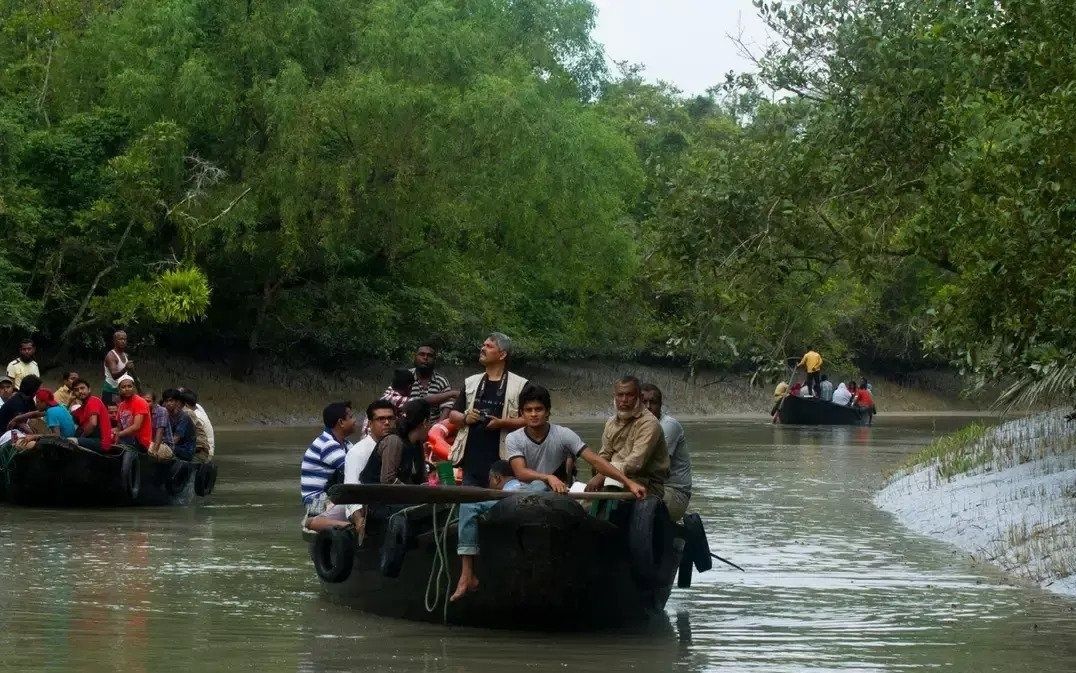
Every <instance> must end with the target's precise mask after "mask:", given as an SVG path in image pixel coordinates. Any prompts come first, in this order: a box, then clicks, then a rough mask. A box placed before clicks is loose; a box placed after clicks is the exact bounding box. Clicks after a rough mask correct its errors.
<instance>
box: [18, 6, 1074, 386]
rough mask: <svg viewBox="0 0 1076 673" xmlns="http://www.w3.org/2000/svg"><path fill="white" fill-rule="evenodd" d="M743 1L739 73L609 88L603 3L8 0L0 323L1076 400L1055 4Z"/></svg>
mask: <svg viewBox="0 0 1076 673" xmlns="http://www.w3.org/2000/svg"><path fill="white" fill-rule="evenodd" d="M759 11H760V13H761V14H762V16H763V17H764V19H765V20H766V22H767V23H768V24H769V25H770V27H771V29H772V31H773V34H774V36H775V38H776V39H775V41H774V43H773V44H772V45H770V46H769V47H768V48H767V49H766V51H765V53H763V54H760V55H759V61H758V65H759V68H758V72H757V73H754V74H750V75H737V74H730V75H729V77H728V79H727V81H725V82H724V83H722V84H721V85H720V86H718V87H715V88H714V89H713V90H712V91H711V92H710V94H708V95H705V96H698V97H684V96H682V95H680V94H679V92H677V91H675V90H674V89H671V88H670V87H668V86H666V85H661V84H650V83H647V82H646V81H645V79H644V78H643V77H642V73H641V72H639V71H638V69H636V68H633V67H631V66H626V65H625V66H621V71H620V72H619V73H615V74H611V73H609V72H608V71H607V70H606V68H605V66H604V59H603V58H602V53H601V49H600V46H599V45H597V44H595V43H594V42H593V41H592V39H591V37H590V30H591V28H592V27H593V21H594V8H593V7H592V6H591V5H590V3H589V2H588V1H587V0H367V1H364V2H349V1H346V0H317V1H315V0H265V1H262V2H254V1H253V0H248V1H247V2H245V3H217V2H208V1H206V0H165V1H160V0H157V1H154V2H150V1H147V0H131V1H127V2H123V3H111V2H104V1H103V0H98V1H96V2H93V1H91V2H86V1H83V0H77V1H76V0H60V1H59V2H54V3H49V4H48V5H44V6H43V5H40V3H30V2H25V0H0V64H3V65H2V68H3V69H2V70H0V310H2V311H3V315H5V316H7V319H6V321H5V322H6V324H7V325H8V326H9V328H10V331H11V333H12V334H14V333H15V332H16V331H25V330H35V331H36V332H38V333H39V334H41V335H42V336H43V337H44V338H45V339H46V340H49V341H52V342H54V343H57V344H71V343H78V342H79V341H80V340H81V341H92V340H94V339H99V338H100V333H101V331H102V328H103V327H104V326H105V325H106V324H108V323H114V322H121V323H132V322H133V323H137V324H139V325H140V326H141V327H142V329H143V331H151V330H156V333H158V334H160V335H162V338H165V339H171V340H172V341H173V342H174V343H179V342H178V341H176V337H175V333H176V330H175V329H174V328H172V327H171V326H170V325H172V324H175V323H183V322H186V321H191V320H195V321H197V322H196V323H194V324H195V325H196V326H197V327H196V329H195V330H191V331H188V333H193V334H197V335H198V338H201V339H208V340H209V341H210V342H212V343H217V344H225V345H228V346H229V347H231V348H237V349H242V350H246V351H255V352H257V351H261V352H273V353H282V352H285V351H286V350H288V349H292V348H294V347H296V346H301V347H303V348H304V349H305V350H306V351H307V352H310V353H314V354H316V355H318V356H322V357H325V358H337V357H344V356H368V355H385V354H389V353H392V352H394V351H398V350H399V349H401V348H406V347H409V346H410V345H412V344H413V342H414V341H415V340H416V339H419V338H423V337H425V336H427V335H431V334H432V335H440V336H441V337H442V338H444V339H445V340H446V341H447V342H448V343H449V345H450V346H453V347H456V348H459V349H463V348H469V347H470V345H471V344H473V343H474V341H475V339H476V338H477V337H480V336H481V335H482V334H483V333H484V332H485V331H487V330H488V329H490V328H498V329H502V330H505V331H507V332H509V333H511V334H513V335H516V336H518V337H519V339H520V341H521V343H522V345H523V347H524V348H525V350H526V351H528V352H530V353H532V354H545V355H559V356H568V355H580V354H613V353H622V354H623V353H638V352H648V353H650V354H653V355H658V356H671V357H674V358H679V359H682V360H683V361H685V362H687V363H689V364H690V365H691V366H694V365H695V364H696V363H699V362H708V363H713V364H718V365H727V366H735V367H747V368H750V369H752V370H754V371H758V372H763V373H765V372H769V371H773V370H774V369H776V368H778V367H780V365H781V363H782V361H783V359H784V358H785V357H787V356H790V355H798V354H799V353H800V352H801V351H802V350H803V349H804V348H805V347H807V346H808V345H815V346H816V347H818V348H820V349H822V350H823V353H824V354H825V355H826V356H827V358H828V359H829V360H830V361H832V362H835V363H845V364H851V363H858V364H861V365H868V366H872V367H889V368H893V369H901V368H910V367H915V366H920V365H922V363H924V362H925V361H932V362H946V361H948V362H953V363H956V364H958V365H959V366H961V367H962V368H963V369H964V370H965V371H967V372H968V373H971V374H974V375H975V376H976V378H975V379H974V380H976V381H979V382H986V381H989V380H992V379H997V378H1002V379H1009V380H1016V381H1019V382H1021V383H1022V386H1021V387H1018V388H1017V389H1014V391H1013V395H1014V396H1016V395H1018V394H1019V393H1021V392H1028V391H1030V392H1031V393H1035V392H1042V391H1044V390H1053V391H1058V390H1067V388H1068V387H1070V386H1071V383H1072V381H1073V380H1076V370H1074V369H1073V368H1071V367H1068V366H1067V365H1066V363H1067V362H1069V361H1071V359H1072V355H1073V351H1074V350H1076V342H1074V338H1073V334H1074V327H1076V324H1074V321H1076V317H1074V316H1076V311H1074V309H1076V245H1074V244H1073V240H1076V237H1074V235H1073V234H1074V231H1073V229H1074V227H1073V216H1074V211H1073V208H1074V204H1073V197H1072V194H1073V190H1074V188H1076V174H1074V169H1073V163H1072V161H1071V160H1070V157H1071V156H1072V154H1073V150H1074V149H1076V147H1074V145H1076V126H1074V125H1076V77H1074V74H1073V72H1072V68H1071V63H1072V61H1073V59H1072V58H1071V57H1072V47H1071V45H1072V44H1074V43H1076V42H1074V40H1073V38H1074V37H1076V17H1074V15H1073V12H1072V11H1071V7H1070V6H1068V5H1067V4H1066V3H1064V2H1061V1H1052V0H1030V1H1028V2H1021V3H1013V2H997V1H995V0H981V1H980V0H969V1H968V2H964V3H951V2H943V1H941V0H924V1H923V2H916V3H898V2H892V1H890V0H802V1H800V2H796V3H787V4H786V3H780V2H766V3H761V2H760V3H759ZM773 92H776V93H773ZM154 326H156V327H154ZM180 331H181V332H182V330H180Z"/></svg>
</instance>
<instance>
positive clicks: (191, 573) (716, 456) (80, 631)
mask: <svg viewBox="0 0 1076 673" xmlns="http://www.w3.org/2000/svg"><path fill="white" fill-rule="evenodd" d="M964 422H967V419H957V418H937V419H917V420H911V419H885V418H884V417H883V418H882V419H881V422H880V423H879V424H878V425H877V426H875V427H873V428H826V429H822V428H793V427H774V426H771V425H768V424H766V423H765V422H762V421H755V420H718V421H706V422H692V423H686V424H685V426H686V429H687V434H688V438H689V442H690V446H691V450H692V460H693V462H694V466H695V491H696V496H695V498H694V500H693V502H692V504H693V509H695V510H697V511H699V512H700V513H701V514H702V515H703V519H704V520H705V521H706V523H707V527H708V530H709V534H710V541H711V546H712V547H713V548H714V550H715V551H717V553H719V554H721V555H722V556H725V557H726V558H730V559H732V560H734V561H736V562H737V563H739V564H740V565H742V566H744V567H745V568H746V570H747V572H744V573H741V572H738V571H734V570H732V569H729V568H727V567H723V566H720V564H719V567H715V569H714V570H713V571H711V572H708V573H705V574H696V575H695V584H694V586H693V587H692V588H691V589H690V590H686V591H685V590H675V591H674V593H673V598H672V599H671V600H670V602H669V605H668V609H667V612H668V619H667V620H663V621H661V622H660V623H657V624H654V625H653V626H652V627H649V628H646V629H643V630H639V631H632V632H617V633H601V634H593V633H590V634H585V633H578V634H557V635H542V634H527V633H513V632H499V631H481V630H471V629H460V628H456V629H446V628H442V627H438V626H434V625H424V624H414V623H409V622H400V621H394V620H386V619H381V618H377V617H371V616H367V615H364V614H361V613H358V612H355V611H352V610H349V609H347V608H343V607H338V606H336V605H333V604H331V603H329V602H328V601H327V600H325V599H324V598H323V597H321V596H320V595H319V590H318V584H317V581H316V578H315V576H314V573H313V569H312V567H311V564H310V562H309V560H308V557H307V555H306V549H305V547H304V545H303V544H302V542H301V541H300V539H299V535H298V529H297V523H298V519H299V514H300V511H301V510H300V508H299V506H298V505H297V504H296V500H297V491H298V487H297V478H298V462H299V457H300V454H301V452H302V450H303V448H304V447H305V445H306V443H307V442H309V440H310V439H311V431H309V430H297V429H288V430H258V431H232V432H224V431H221V432H218V444H219V445H220V449H219V451H218V454H219V463H220V480H219V481H218V484H217V492H216V493H215V494H214V495H213V496H212V497H211V498H210V499H208V500H207V501H206V502H204V503H201V504H198V505H196V506H194V507H191V508H169V509H143V510H132V509H126V510H97V511H48V510H32V509H20V508H11V507H0V567H2V568H3V569H4V572H3V575H2V576H0V671H25V670H57V671H58V670H87V671H97V670H124V671H161V670H199V671H200V670H225V669H227V670H250V671H351V670H368V671H424V672H434V671H478V672H485V671H488V672H491V673H492V672H493V671H508V670H515V671H545V670H549V671H553V670H558V671H559V670H568V671H601V672H602V673H608V672H609V671H621V670H638V671H667V670H676V671H838V670H839V671H896V670H920V669H923V668H926V667H944V668H945V669H946V670H950V671H1069V670H1076V613H1074V612H1073V607H1074V606H1076V604H1074V603H1072V602H1070V601H1067V600H1064V599H1060V598H1056V597H1053V596H1051V595H1049V594H1046V593H1044V592H1042V591H1040V590H1038V589H1035V588H1026V587H1019V586H1015V585H1013V584H1011V583H1009V582H1006V581H1005V580H1004V579H1003V578H1002V577H1000V576H999V575H998V574H996V573H994V572H991V571H990V570H989V569H987V568H983V567H979V566H976V565H974V564H972V563H971V562H970V561H969V560H968V559H967V558H966V557H964V556H963V555H961V554H959V553H957V552H955V551H953V550H952V549H950V548H948V547H946V546H945V545H942V544H939V543H936V542H933V541H930V540H926V539H922V538H919V537H916V536H914V535H912V534H910V533H907V532H905V531H904V530H903V529H902V528H901V527H900V526H899V525H898V524H897V523H896V522H895V521H894V520H893V519H892V518H891V517H890V516H889V515H887V514H885V513H882V512H879V511H877V510H876V509H875V508H874V507H873V506H872V504H871V501H870V498H871V495H872V493H873V491H874V490H875V489H876V488H877V487H878V486H879V485H880V484H881V481H882V478H881V471H882V470H883V469H884V468H886V467H891V466H893V465H896V464H898V463H899V462H900V461H901V459H902V457H903V456H904V455H906V454H907V453H909V452H910V451H913V450H914V449H915V448H916V447H918V446H921V445H922V444H924V443H926V442H928V441H929V440H930V438H931V437H932V436H934V435H937V434H940V433H943V432H947V431H950V430H953V429H955V428H957V427H959V426H960V425H961V424H963V423H964ZM574 427H576V429H578V430H579V431H580V433H581V434H582V435H583V436H584V438H586V439H588V440H590V441H592V442H594V441H596V439H597V438H598V436H599V435H600V426H599V425H598V424H596V423H581V424H578V425H575V426H574Z"/></svg>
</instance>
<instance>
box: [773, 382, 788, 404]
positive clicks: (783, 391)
mask: <svg viewBox="0 0 1076 673" xmlns="http://www.w3.org/2000/svg"><path fill="white" fill-rule="evenodd" d="M787 394H788V384H787V383H785V382H784V381H781V382H780V383H778V384H777V387H776V388H774V389H773V399H775V400H779V399H781V398H782V397H784V396H785V395H787Z"/></svg>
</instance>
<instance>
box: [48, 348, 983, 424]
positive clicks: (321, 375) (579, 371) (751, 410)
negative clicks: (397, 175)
mask: <svg viewBox="0 0 1076 673" xmlns="http://www.w3.org/2000/svg"><path fill="white" fill-rule="evenodd" d="M133 358H134V359H135V361H136V365H137V372H138V376H139V380H140V381H141V382H142V383H143V384H144V385H149V386H152V387H153V388H154V389H155V390H157V391H158V392H160V391H161V390H163V389H164V388H168V387H171V386H175V385H183V386H188V387H190V388H193V389H194V390H196V391H197V392H198V395H199V396H200V398H201V401H202V403H203V404H204V405H205V407H206V408H207V409H208V410H209V411H210V413H211V414H212V417H213V421H214V423H215V424H217V425H221V426H252V425H253V426H264V425H268V426H286V425H314V424H316V423H318V422H319V414H320V413H321V409H322V407H324V405H325V403H326V401H328V400H332V399H349V400H352V401H353V402H354V403H355V405H356V406H357V407H358V406H365V405H366V402H367V401H369V400H373V399H376V398H377V397H378V396H380V394H381V393H382V392H383V391H384V389H385V387H386V385H387V383H388V380H389V379H390V377H391V374H392V369H391V367H386V366H383V365H367V366H357V367H353V368H348V369H341V370H339V371H334V372H325V371H320V370H315V369H310V368H302V367H295V366H284V365H281V364H279V363H275V364H265V365H262V366H260V367H258V368H257V370H256V371H255V372H254V373H252V374H251V375H249V376H247V377H246V378H245V379H244V380H242V381H239V380H236V379H234V378H232V377H231V376H230V368H229V366H228V364H227V363H206V362H203V361H197V360H194V359H191V358H186V357H178V356H173V355H168V356H163V355H161V354H155V353H135V354H133ZM73 366H74V368H75V369H76V370H77V371H79V372H81V373H82V374H83V375H84V376H86V377H87V379H88V380H89V381H91V383H92V384H93V386H94V389H95V390H97V389H99V386H100V381H101V375H102V373H101V372H102V365H101V363H100V362H87V361H80V362H75V363H74V365H73ZM476 369H477V368H476V367H474V366H468V367H461V366H446V367H444V368H442V369H439V371H440V372H441V373H442V374H444V375H445V376H446V377H448V380H449V382H450V383H452V384H453V385H457V386H458V385H460V384H461V383H462V381H463V379H464V378H465V377H466V376H468V375H470V374H473V373H475V371H476ZM513 370H515V368H513ZM518 373H520V374H522V375H523V376H526V377H527V378H528V379H530V380H532V381H536V382H538V383H541V384H542V385H544V386H546V387H547V388H549V389H550V391H551V392H552V393H553V413H554V416H555V418H558V419H560V420H565V419H567V418H595V417H600V416H604V415H606V414H607V413H608V411H609V409H610V407H611V404H612V399H611V395H612V393H611V384H612V382H613V381H614V380H615V379H616V378H618V377H620V376H623V375H624V374H629V373H630V374H633V375H635V376H638V377H639V378H640V379H642V380H644V381H651V382H653V383H655V384H656V385H657V386H658V387H660V388H661V389H662V391H663V392H664V395H665V402H666V407H667V409H668V410H669V412H670V413H673V414H675V415H677V416H682V417H691V416H695V417H699V416H706V417H709V416H716V415H730V414H734V415H751V416H762V415H764V414H765V412H766V411H768V410H769V408H770V405H771V404H772V398H771V393H772V390H773V386H772V385H771V384H768V383H767V384H765V385H756V386H751V385H750V382H749V381H748V380H747V379H746V378H745V377H741V376H737V375H733V374H728V373H722V372H715V371H702V372H700V374H699V376H698V377H697V379H696V380H695V381H694V382H690V381H684V373H683V370H682V369H676V368H673V367H655V366H647V365H640V364H638V363H631V362H608V361H605V362H603V361H576V362H554V363H548V364H541V365H533V364H526V365H523V366H521V367H519V369H518ZM44 378H45V381H46V385H50V386H55V385H56V382H57V380H58V379H59V378H60V372H59V371H57V370H55V369H54V370H51V371H47V372H45V373H44ZM873 386H874V396H875V398H876V399H877V401H878V406H879V408H880V410H881V413H882V414H883V415H884V414H886V413H889V412H916V411H929V412H931V413H934V412H938V411H962V410H971V409H974V408H976V406H979V405H977V404H976V402H975V401H974V400H965V399H962V398H960V397H959V396H958V395H957V391H958V390H959V381H958V380H957V379H956V378H955V377H954V376H952V375H949V374H945V373H938V372H927V373H924V374H922V375H919V376H916V377H912V378H909V379H907V380H905V381H903V382H901V383H896V382H891V381H885V380H882V379H876V380H874V382H873Z"/></svg>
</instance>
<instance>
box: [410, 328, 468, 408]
mask: <svg viewBox="0 0 1076 673" xmlns="http://www.w3.org/2000/svg"><path fill="white" fill-rule="evenodd" d="M436 360H437V348H436V347H435V346H434V345H433V344H431V343H429V342H426V343H424V344H422V345H421V346H419V347H418V350H417V351H416V352H415V367H414V369H412V370H411V373H412V374H414V375H415V381H414V383H412V384H411V396H410V397H411V399H415V398H419V399H424V400H426V402H427V403H429V405H430V421H431V422H435V421H437V420H440V419H443V418H447V417H448V413H449V412H450V411H452V401H453V400H455V399H456V397H457V396H458V395H459V394H460V393H459V391H458V390H453V388H452V386H451V385H449V383H448V379H446V378H445V377H444V376H441V375H440V374H438V373H437V372H436V371H434V364H435V362H436Z"/></svg>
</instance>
